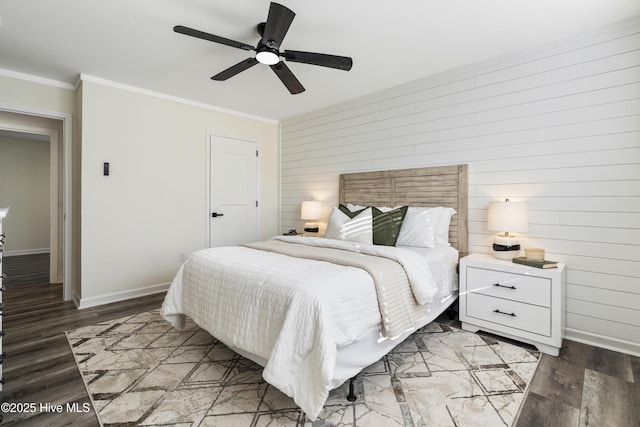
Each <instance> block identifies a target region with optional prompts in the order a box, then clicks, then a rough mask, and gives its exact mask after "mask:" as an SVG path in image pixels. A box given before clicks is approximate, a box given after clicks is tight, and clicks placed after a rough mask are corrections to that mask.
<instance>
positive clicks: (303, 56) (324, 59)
mask: <svg viewBox="0 0 640 427" xmlns="http://www.w3.org/2000/svg"><path fill="white" fill-rule="evenodd" d="M284 57H285V59H286V60H287V61H291V62H302V63H304V64H311V65H319V66H321V67H329V68H336V69H338V70H344V71H349V70H350V69H351V67H352V66H353V60H352V59H351V58H349V57H348V56H337V55H327V54H324V53H314V52H302V51H299V50H285V51H284Z"/></svg>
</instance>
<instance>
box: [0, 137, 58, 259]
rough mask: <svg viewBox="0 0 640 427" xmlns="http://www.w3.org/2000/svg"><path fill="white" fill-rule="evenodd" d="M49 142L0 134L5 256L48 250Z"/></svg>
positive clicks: (0, 199)
mask: <svg viewBox="0 0 640 427" xmlns="http://www.w3.org/2000/svg"><path fill="white" fill-rule="evenodd" d="M49 151H50V147H49V142H48V141H42V140H37V139H33V138H24V137H22V138H18V137H16V136H12V135H11V134H8V135H6V136H3V135H0V206H10V207H11V217H7V218H6V219H5V220H4V226H5V227H6V228H5V229H6V230H7V231H8V230H10V232H9V235H10V238H9V239H7V242H6V245H5V248H4V249H5V256H8V255H19V254H28V253H38V252H48V251H49V173H50V171H49V157H50V153H49Z"/></svg>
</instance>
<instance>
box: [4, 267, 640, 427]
mask: <svg viewBox="0 0 640 427" xmlns="http://www.w3.org/2000/svg"><path fill="white" fill-rule="evenodd" d="M28 264H29V263H27V265H28ZM163 297H164V295H162V294H159V295H151V296H147V297H143V298H136V299H132V300H128V301H123V302H119V303H114V304H108V305H104V306H100V307H96V308H89V309H85V310H77V309H76V308H75V306H74V304H73V303H72V302H64V301H62V285H60V284H54V285H50V284H47V283H33V284H21V285H15V286H7V289H6V291H5V292H4V294H3V300H4V306H5V315H4V320H3V322H4V324H3V327H4V330H5V333H6V334H5V336H4V341H3V345H4V349H3V350H4V352H5V353H6V354H7V358H6V359H5V360H4V363H3V369H4V372H3V376H4V379H5V384H4V390H3V391H2V398H1V400H2V402H14V403H31V402H33V403H35V404H36V405H37V410H36V411H35V412H22V413H4V414H2V415H3V417H4V419H3V422H2V424H3V425H20V426H66V425H73V426H97V425H98V421H97V418H96V416H95V413H94V412H93V409H92V408H91V409H90V410H89V412H86V413H85V412H75V413H74V412H67V411H66V407H65V408H64V410H63V411H62V413H51V412H50V413H46V412H42V411H40V404H45V403H50V404H54V405H56V404H62V405H66V404H67V403H76V404H78V408H80V409H82V408H83V404H86V403H89V402H90V401H89V397H88V395H87V392H86V390H85V387H84V384H83V382H82V379H81V377H80V373H79V372H78V369H77V367H76V365H75V361H74V359H73V355H72V354H71V350H70V349H69V345H68V343H67V340H66V337H65V335H64V331H67V330H70V329H74V328H77V327H80V326H85V325H91V324H95V323H97V322H100V321H104V320H109V319H115V318H118V317H122V316H126V315H129V314H134V313H138V312H141V311H146V310H151V309H153V308H158V307H160V305H161V304H162V299H163ZM88 407H89V408H90V405H89V406H88ZM530 426H550V427H564V426H598V427H599V426H607V427H610V426H611V427H612V426H617V427H640V358H638V357H633V356H629V355H626V354H621V353H617V352H614V351H610V350H604V349H601V348H597V347H592V346H589V345H585V344H580V343H576V342H572V341H566V340H565V342H564V344H563V348H562V351H561V353H560V356H559V357H552V356H546V355H543V356H542V360H541V362H540V365H539V367H538V370H537V371H536V374H535V375H534V377H533V379H532V382H531V384H530V387H529V391H528V395H527V397H526V400H525V402H524V404H523V405H522V409H521V413H520V417H519V419H518V421H517V423H516V427H530Z"/></svg>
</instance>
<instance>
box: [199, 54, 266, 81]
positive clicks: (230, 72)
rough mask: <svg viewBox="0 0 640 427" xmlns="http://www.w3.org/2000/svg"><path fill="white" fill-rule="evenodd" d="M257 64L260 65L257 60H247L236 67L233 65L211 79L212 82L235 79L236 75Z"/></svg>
mask: <svg viewBox="0 0 640 427" xmlns="http://www.w3.org/2000/svg"><path fill="white" fill-rule="evenodd" d="M257 63H258V60H257V59H256V58H247V59H245V60H244V61H242V62H238V63H237V64H236V65H233V66H231V67H229V68H227V69H226V70H224V71H221V72H219V73H218V74H216V75H215V76H213V77H211V80H217V81H224V80H227V79H228V78H230V77H233V76H235V75H236V74H238V73H241V72H243V71H244V70H247V69H249V68H251V67H253V66H254V65H256V64H257Z"/></svg>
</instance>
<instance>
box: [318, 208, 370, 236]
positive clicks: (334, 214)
mask: <svg viewBox="0 0 640 427" xmlns="http://www.w3.org/2000/svg"><path fill="white" fill-rule="evenodd" d="M324 237H326V238H328V239H338V240H349V241H352V242H359V243H368V244H370V245H372V244H373V212H372V210H371V208H367V209H365V210H363V211H362V212H360V213H359V214H358V215H356V216H354V217H353V218H349V215H347V214H345V213H344V212H342V211H341V210H340V209H338V208H337V207H335V206H334V208H333V210H332V211H331V216H330V217H329V224H327V231H326V232H325V233H324Z"/></svg>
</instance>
